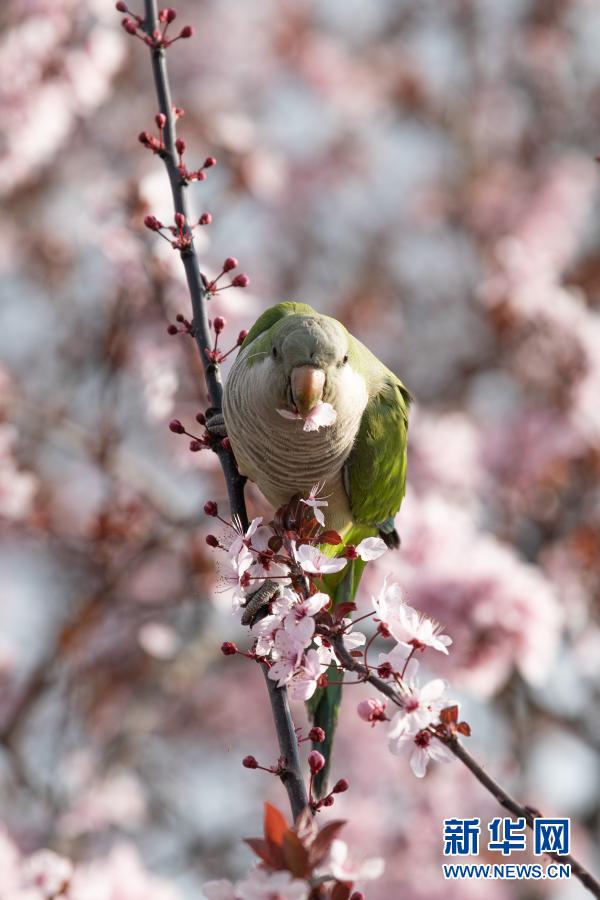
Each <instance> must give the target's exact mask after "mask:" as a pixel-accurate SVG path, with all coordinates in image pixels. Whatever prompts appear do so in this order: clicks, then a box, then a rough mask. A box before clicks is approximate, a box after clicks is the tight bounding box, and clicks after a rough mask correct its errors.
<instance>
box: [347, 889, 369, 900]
mask: <svg viewBox="0 0 600 900" xmlns="http://www.w3.org/2000/svg"><path fill="white" fill-rule="evenodd" d="M350 900H365V895H364V894H363V892H362V891H353V893H352V894H350Z"/></svg>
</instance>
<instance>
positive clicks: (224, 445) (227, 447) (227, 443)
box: [221, 437, 231, 453]
mask: <svg viewBox="0 0 600 900" xmlns="http://www.w3.org/2000/svg"><path fill="white" fill-rule="evenodd" d="M221 447H222V448H223V450H226V451H227V453H231V441H230V440H229V438H228V437H226V438H223V440H222V441H221Z"/></svg>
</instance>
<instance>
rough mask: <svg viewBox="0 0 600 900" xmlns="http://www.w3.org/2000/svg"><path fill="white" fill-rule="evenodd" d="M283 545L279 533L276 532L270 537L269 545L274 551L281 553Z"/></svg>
mask: <svg viewBox="0 0 600 900" xmlns="http://www.w3.org/2000/svg"><path fill="white" fill-rule="evenodd" d="M282 546H283V541H282V540H281V538H280V537H279V535H278V534H274V535H273V536H272V537H270V538H269V542H268V547H269V550H272V551H273V553H279V551H280V550H281V548H282Z"/></svg>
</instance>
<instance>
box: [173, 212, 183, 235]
mask: <svg viewBox="0 0 600 900" xmlns="http://www.w3.org/2000/svg"><path fill="white" fill-rule="evenodd" d="M175 224H176V225H177V227H178V228H179V230H180V231H181V229H182V228H183V227H184V226H185V216H184V215H183V213H179V212H178V213H175Z"/></svg>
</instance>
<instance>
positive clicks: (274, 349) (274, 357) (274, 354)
mask: <svg viewBox="0 0 600 900" xmlns="http://www.w3.org/2000/svg"><path fill="white" fill-rule="evenodd" d="M273 359H277V347H273Z"/></svg>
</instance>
